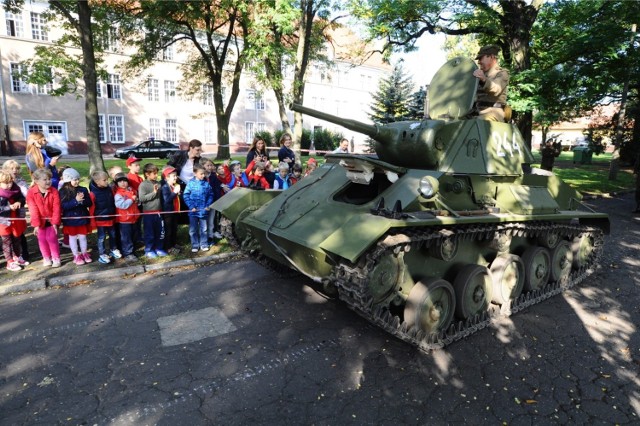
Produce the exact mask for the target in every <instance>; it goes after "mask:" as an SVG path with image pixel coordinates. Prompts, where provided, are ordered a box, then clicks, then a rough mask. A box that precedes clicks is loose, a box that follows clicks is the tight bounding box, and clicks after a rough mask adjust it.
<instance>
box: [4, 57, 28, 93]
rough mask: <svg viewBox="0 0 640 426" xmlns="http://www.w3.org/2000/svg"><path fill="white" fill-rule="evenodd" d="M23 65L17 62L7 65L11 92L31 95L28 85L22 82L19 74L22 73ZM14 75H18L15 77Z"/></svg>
mask: <svg viewBox="0 0 640 426" xmlns="http://www.w3.org/2000/svg"><path fill="white" fill-rule="evenodd" d="M23 68H24V65H22V64H19V63H17V62H11V63H10V64H9V73H10V74H11V91H12V92H13V93H31V88H30V86H29V83H27V82H26V81H24V79H22V78H21V76H20V75H19V74H21V73H22V72H23ZM15 74H18V75H17V76H16V75H15Z"/></svg>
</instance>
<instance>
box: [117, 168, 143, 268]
mask: <svg viewBox="0 0 640 426" xmlns="http://www.w3.org/2000/svg"><path fill="white" fill-rule="evenodd" d="M114 181H115V183H116V191H115V194H114V197H113V198H114V203H115V205H116V222H117V223H118V226H119V227H120V242H121V244H122V247H120V248H121V249H122V255H123V256H124V258H125V260H131V261H133V260H138V258H137V257H136V256H135V255H134V254H133V230H134V227H135V225H136V220H138V218H139V216H140V210H139V209H138V194H137V193H136V191H134V190H133V189H132V188H131V187H130V186H129V179H128V178H127V175H125V174H124V173H118V174H117V175H115V178H114Z"/></svg>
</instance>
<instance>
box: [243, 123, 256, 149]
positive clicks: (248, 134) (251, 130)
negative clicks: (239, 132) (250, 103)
mask: <svg viewBox="0 0 640 426" xmlns="http://www.w3.org/2000/svg"><path fill="white" fill-rule="evenodd" d="M255 135H256V128H255V123H254V122H253V121H245V122H244V141H245V142H246V143H247V144H249V145H251V143H252V142H253V137H254V136H255Z"/></svg>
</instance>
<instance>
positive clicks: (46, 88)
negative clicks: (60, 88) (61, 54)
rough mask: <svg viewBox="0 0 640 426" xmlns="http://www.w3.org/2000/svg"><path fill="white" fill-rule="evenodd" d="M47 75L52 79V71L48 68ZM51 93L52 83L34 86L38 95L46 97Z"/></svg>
mask: <svg viewBox="0 0 640 426" xmlns="http://www.w3.org/2000/svg"><path fill="white" fill-rule="evenodd" d="M49 73H50V75H51V76H52V78H53V71H52V70H51V68H49ZM51 91H53V81H49V82H47V83H45V84H38V85H37V86H36V93H37V94H38V95H48V94H50V93H51Z"/></svg>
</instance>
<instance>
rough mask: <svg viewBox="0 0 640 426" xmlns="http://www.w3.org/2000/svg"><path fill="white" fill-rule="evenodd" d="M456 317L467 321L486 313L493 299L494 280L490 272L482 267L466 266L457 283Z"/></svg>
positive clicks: (461, 271)
mask: <svg viewBox="0 0 640 426" xmlns="http://www.w3.org/2000/svg"><path fill="white" fill-rule="evenodd" d="M453 288H454V289H455V291H456V316H457V317H458V318H460V319H463V320H464V319H467V318H470V317H473V316H474V315H477V314H479V313H481V312H484V311H486V310H487V308H488V307H489V304H490V303H491V299H492V296H493V295H492V290H493V280H492V279H491V274H490V273H489V270H488V269H487V268H486V267H484V266H482V265H471V264H470V265H466V266H465V267H463V268H462V269H461V270H460V272H458V275H457V276H456V279H455V281H454V282H453Z"/></svg>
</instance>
